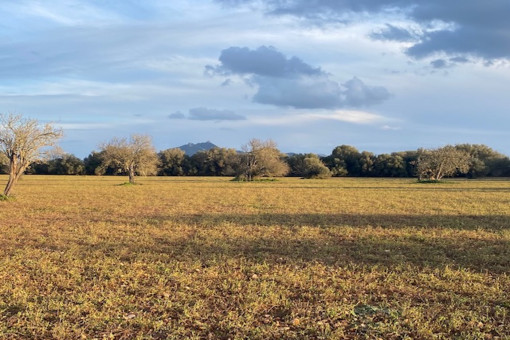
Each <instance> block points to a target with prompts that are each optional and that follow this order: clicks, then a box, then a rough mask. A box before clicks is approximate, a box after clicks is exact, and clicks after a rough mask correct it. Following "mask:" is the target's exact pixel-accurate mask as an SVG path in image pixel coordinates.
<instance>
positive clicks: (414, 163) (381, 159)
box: [27, 135, 510, 180]
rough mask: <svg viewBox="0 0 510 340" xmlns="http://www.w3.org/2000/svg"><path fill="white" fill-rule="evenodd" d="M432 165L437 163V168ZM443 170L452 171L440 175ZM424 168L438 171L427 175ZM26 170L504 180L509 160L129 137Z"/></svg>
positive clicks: (485, 151) (486, 152) (463, 153)
mask: <svg viewBox="0 0 510 340" xmlns="http://www.w3.org/2000/svg"><path fill="white" fill-rule="evenodd" d="M135 141H136V142H135ZM130 143H133V145H137V144H138V143H141V144H142V146H143V144H145V147H141V148H140V146H139V147H138V148H137V149H138V150H139V151H137V152H135V151H134V150H133V151H132V152H133V153H134V154H135V155H137V156H136V157H133V159H132V160H131V164H132V166H130V165H129V161H128V163H126V164H125V165H124V166H122V164H121V163H123V161H114V160H115V159H119V157H120V156H121V154H122V153H126V151H127V150H129V147H128V145H129V144H130ZM135 150H136V148H135ZM142 150H144V152H142ZM128 154H129V152H128ZM114 156H115V157H114ZM126 159H127V158H126ZM438 162H440V163H441V162H442V165H441V164H439V163H438ZM436 163H438V164H436ZM266 168H269V169H270V171H269V170H268V169H266ZM447 168H448V169H452V168H453V169H454V170H450V171H446V173H445V170H446V169H447ZM246 169H248V170H246ZM430 169H441V170H439V171H438V172H436V173H432V170H430ZM429 170H430V171H429ZM452 171H453V172H452ZM27 172H28V173H30V174H53V175H102V174H107V175H114V174H125V175H129V174H130V173H131V175H130V177H131V178H133V176H134V175H135V174H146V175H147V174H148V175H160V176H239V175H242V174H243V173H244V174H245V175H246V178H247V179H248V180H249V179H253V178H254V177H257V176H259V177H260V176H283V175H287V176H293V177H305V178H321V177H328V176H338V177H341V176H350V177H417V176H418V177H421V178H435V179H440V178H442V177H444V176H445V175H446V176H466V177H469V178H477V177H487V176H492V177H503V176H505V177H507V176H510V160H509V159H508V157H507V156H505V155H502V154H500V153H498V152H496V151H494V150H493V149H491V148H489V147H487V146H485V145H479V144H459V145H455V146H445V147H442V148H439V149H434V150H429V149H418V150H416V151H402V152H394V153H390V154H386V153H385V154H380V155H375V154H373V153H371V152H368V151H362V152H360V151H358V150H357V149H356V148H354V147H352V146H349V145H341V146H338V147H336V148H335V149H334V150H333V152H332V153H331V155H329V156H325V157H320V156H318V155H316V154H291V155H285V154H281V153H280V152H279V151H278V149H277V147H276V145H275V144H274V142H272V141H259V140H252V141H250V142H249V143H248V144H247V145H246V146H244V147H243V150H242V151H241V152H238V151H236V150H235V149H228V148H212V149H210V150H207V151H200V152H197V153H196V154H194V155H193V156H188V155H186V154H185V153H184V151H182V150H181V149H179V148H171V149H166V150H163V151H160V152H158V153H156V151H155V150H154V149H153V148H152V147H151V146H150V138H149V137H147V136H139V135H135V136H133V137H132V140H131V141H129V140H126V139H120V140H119V139H114V140H112V141H111V142H110V143H107V144H105V145H104V146H102V147H101V149H100V150H99V151H94V152H92V153H91V154H90V155H89V156H87V157H86V158H85V159H83V160H82V159H79V158H77V157H75V156H74V155H71V154H65V153H57V154H54V155H52V156H51V157H49V158H47V159H44V160H38V161H36V162H33V163H32V164H31V165H30V166H29V168H28V169H27Z"/></svg>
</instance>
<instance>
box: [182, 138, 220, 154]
mask: <svg viewBox="0 0 510 340" xmlns="http://www.w3.org/2000/svg"><path fill="white" fill-rule="evenodd" d="M216 147H217V146H216V145H214V144H213V143H211V142H209V141H207V142H205V143H196V144H195V143H188V144H185V145H181V146H179V147H178V148H179V149H181V150H182V151H184V152H185V153H186V155H188V156H193V155H194V154H196V153H197V152H199V151H207V150H209V149H212V148H216Z"/></svg>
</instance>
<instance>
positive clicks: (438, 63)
mask: <svg viewBox="0 0 510 340" xmlns="http://www.w3.org/2000/svg"><path fill="white" fill-rule="evenodd" d="M430 65H432V67H433V68H438V69H441V68H447V67H448V66H450V65H448V62H447V61H446V60H444V59H436V60H433V61H431V62H430Z"/></svg>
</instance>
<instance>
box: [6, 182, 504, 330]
mask: <svg viewBox="0 0 510 340" xmlns="http://www.w3.org/2000/svg"><path fill="white" fill-rule="evenodd" d="M5 179H6V178H5V176H0V184H3V183H5ZM125 180H126V179H125V178H123V177H64V176H62V177H57V176H55V177H52V176H25V177H24V178H23V179H22V180H21V181H20V182H19V184H18V186H17V187H16V188H15V190H14V194H15V195H16V199H15V200H14V201H9V202H0V221H1V224H0V254H1V258H0V282H1V284H0V338H19V339H24V338H59V339H78V338H80V337H82V338H99V339H101V338H115V339H132V338H140V339H141V338H143V339H148V338H153V339H167V338H169V339H172V338H175V339H181V338H196V339H202V338H211V339H218V338H219V339H227V338H231V339H243V338H250V339H280V338H286V339H289V338H300V339H303V338H315V339H321V338H323V339H329V338H339V339H340V338H367V339H376V338H382V339H403V338H425V339H426V338H452V337H458V338H463V339H464V338H472V339H481V338H487V339H489V338H494V339H495V338H498V337H499V338H500V339H503V338H508V337H510V316H509V311H510V277H509V275H508V273H510V231H509V230H510V181H508V180H506V181H505V180H491V181H482V180H480V181H466V180H452V181H448V182H446V183H442V184H418V183H416V182H414V181H413V180H412V179H360V178H356V179H349V178H334V179H329V180H300V179H295V178H285V179H281V180H278V181H275V182H255V183H238V182H231V181H229V178H218V177H215V178H193V177H188V178H182V177H179V178H178V177H150V178H140V179H139V182H140V184H141V185H136V186H120V185H118V184H122V183H123V182H124V181H125Z"/></svg>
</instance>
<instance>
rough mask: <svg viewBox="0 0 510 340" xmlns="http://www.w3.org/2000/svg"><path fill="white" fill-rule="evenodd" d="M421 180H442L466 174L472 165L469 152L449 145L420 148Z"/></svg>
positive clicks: (419, 169) (419, 165) (418, 170)
mask: <svg viewBox="0 0 510 340" xmlns="http://www.w3.org/2000/svg"><path fill="white" fill-rule="evenodd" d="M418 154H419V156H418V161H417V172H418V178H419V180H420V181H421V180H424V179H426V180H429V181H440V180H441V179H442V178H443V177H445V176H446V177H448V176H453V175H455V174H457V173H458V174H465V173H467V172H468V170H469V167H470V165H471V156H470V155H469V153H467V152H465V151H463V150H459V149H457V148H455V147H454V146H451V145H447V146H444V147H442V148H439V149H433V150H425V149H420V150H418Z"/></svg>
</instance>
